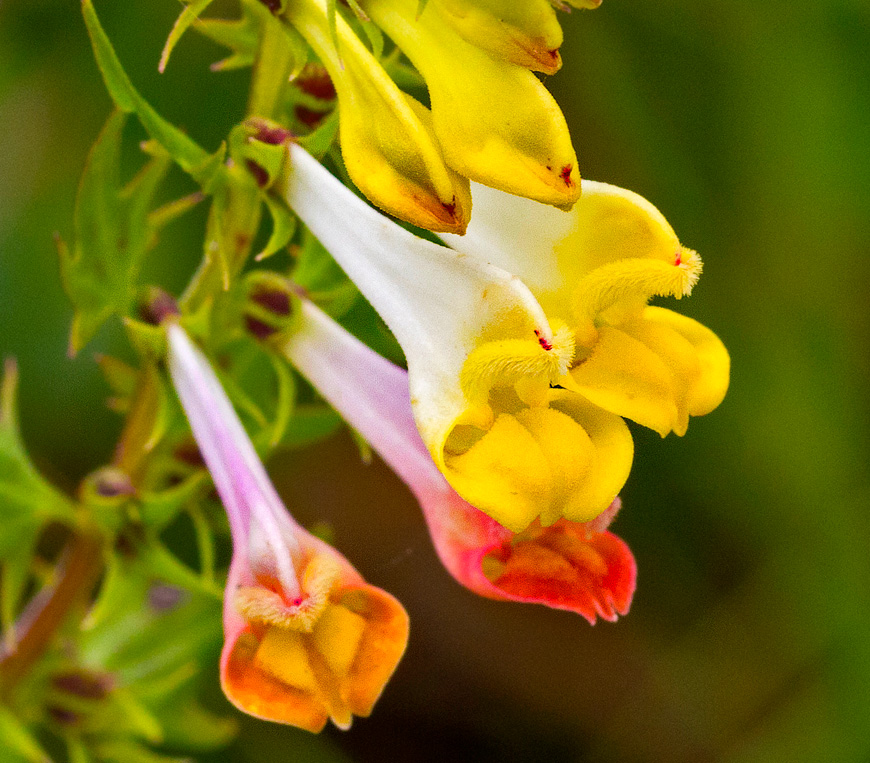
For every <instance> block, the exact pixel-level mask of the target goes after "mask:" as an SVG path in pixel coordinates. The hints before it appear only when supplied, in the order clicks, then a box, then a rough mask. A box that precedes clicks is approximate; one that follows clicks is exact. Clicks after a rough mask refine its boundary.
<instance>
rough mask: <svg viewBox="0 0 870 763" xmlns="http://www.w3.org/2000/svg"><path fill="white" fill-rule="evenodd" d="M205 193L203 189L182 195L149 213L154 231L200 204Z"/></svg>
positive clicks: (150, 224)
mask: <svg viewBox="0 0 870 763" xmlns="http://www.w3.org/2000/svg"><path fill="white" fill-rule="evenodd" d="M204 198H205V195H204V194H203V193H202V192H201V191H196V192H194V193H190V194H188V195H187V196H182V197H181V198H180V199H175V201H170V202H167V203H166V204H164V205H163V206H161V207H157V209H152V210H151V211H150V212H149V213H148V225H149V226H150V228H151V230H152V231H159V230H161V229H162V228H164V227H165V226H166V225H168V224H169V223H171V222H172V221H173V220H176V219H178V218H179V217H181V216H182V215H184V214H185V213H187V212H189V211H190V210H191V209H193V208H194V207H195V206H196V205H197V204H199V203H200V202H201V201H202V200H203V199H204Z"/></svg>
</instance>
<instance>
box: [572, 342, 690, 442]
mask: <svg viewBox="0 0 870 763" xmlns="http://www.w3.org/2000/svg"><path fill="white" fill-rule="evenodd" d="M571 378H572V379H573V381H574V383H575V384H576V390H577V391H578V392H580V393H581V394H582V395H583V396H584V397H586V398H587V399H588V400H589V401H590V402H592V403H594V404H595V405H598V406H600V407H601V408H603V409H604V410H606V411H610V412H611V413H615V414H616V415H618V416H624V417H626V418H629V419H631V420H632V421H636V422H637V423H638V424H642V425H643V426H645V427H649V428H650V429H653V430H655V431H656V432H658V433H659V434H660V435H661V436H662V437H664V436H665V435H666V434H668V432H670V431H671V430H672V429H673V428H674V426H675V424H676V423H677V420H678V409H677V403H676V392H675V390H674V384H673V375H672V374H671V371H670V369H669V368H668V367H667V365H666V364H665V363H664V361H662V359H661V358H660V357H659V356H658V355H656V354H655V353H654V352H653V351H652V350H650V349H649V348H648V347H647V346H646V345H645V344H643V343H642V342H639V341H638V340H637V339H634V338H633V337H630V336H629V335H628V334H626V333H625V332H623V331H620V330H619V329H617V328H613V327H612V326H602V327H601V328H600V329H599V339H598V343H597V344H596V345H595V347H594V349H593V350H592V354H591V355H590V356H589V357H588V358H587V359H586V360H584V361H583V362H582V363H580V364H579V365H578V366H576V367H575V368H573V369H572V370H571Z"/></svg>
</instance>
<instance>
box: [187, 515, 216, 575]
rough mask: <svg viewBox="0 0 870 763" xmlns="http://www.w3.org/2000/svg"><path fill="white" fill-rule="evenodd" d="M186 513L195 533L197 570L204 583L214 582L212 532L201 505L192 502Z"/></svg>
mask: <svg viewBox="0 0 870 763" xmlns="http://www.w3.org/2000/svg"><path fill="white" fill-rule="evenodd" d="M187 513H188V514H189V515H190V520H191V522H192V524H193V531H194V533H195V534H196V549H197V552H198V554H199V570H200V574H201V575H202V579H203V580H204V581H205V582H206V583H214V577H215V576H214V565H215V554H214V533H213V532H212V528H211V525H210V524H209V523H208V520H207V519H206V516H205V513H204V512H203V510H202V507H201V506H200V505H199V504H198V503H192V504H190V505H189V506H188V507H187Z"/></svg>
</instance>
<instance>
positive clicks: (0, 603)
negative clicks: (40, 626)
mask: <svg viewBox="0 0 870 763" xmlns="http://www.w3.org/2000/svg"><path fill="white" fill-rule="evenodd" d="M39 530H40V528H39V526H38V525H36V526H33V525H31V526H28V527H26V528H23V529H22V530H21V531H19V532H17V533H15V542H16V545H17V547H16V549H15V553H14V554H11V555H10V556H9V557H7V558H6V559H4V560H3V562H2V563H0V573H2V576H0V630H2V632H3V636H4V638H5V640H6V646H7V647H12V646H13V645H14V643H15V618H16V617H17V615H18V604H19V603H20V601H21V595H22V594H23V593H24V589H25V587H26V586H27V583H28V581H29V580H30V572H31V566H32V564H33V552H34V549H35V548H36V539H37V537H39ZM4 531H7V530H5V529H4Z"/></svg>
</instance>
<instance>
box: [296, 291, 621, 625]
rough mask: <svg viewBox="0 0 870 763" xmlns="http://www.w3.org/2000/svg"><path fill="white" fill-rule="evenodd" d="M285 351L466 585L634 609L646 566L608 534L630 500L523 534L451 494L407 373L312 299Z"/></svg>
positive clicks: (613, 610)
mask: <svg viewBox="0 0 870 763" xmlns="http://www.w3.org/2000/svg"><path fill="white" fill-rule="evenodd" d="M300 312H301V319H300V321H299V323H298V327H297V330H296V331H294V333H292V334H291V335H290V336H289V338H288V339H286V340H285V342H284V344H283V347H282V351H283V352H284V353H285V354H286V356H287V357H288V358H289V359H290V360H291V361H292V362H293V363H294V364H295V365H296V367H297V368H298V369H299V370H300V371H301V373H302V374H303V375H304V376H305V377H306V378H307V379H308V380H309V381H310V382H311V383H312V384H313V385H314V387H315V388H317V390H318V391H319V392H320V393H321V395H323V397H324V398H326V400H328V401H329V402H330V403H331V404H332V406H333V407H334V408H335V409H336V410H337V411H338V412H339V413H340V414H341V415H342V416H343V417H344V418H345V419H346V420H347V421H348V422H349V423H350V424H351V426H353V427H354V428H355V429H356V430H357V431H359V432H360V433H361V434H362V435H363V436H364V437H365V438H366V439H367V440H368V441H369V442H370V443H371V445H372V447H373V448H374V449H375V450H376V451H377V452H378V453H379V454H380V455H381V457H382V458H383V459H384V460H385V461H386V462H387V464H389V466H390V467H391V468H392V469H393V471H395V472H396V474H397V475H398V476H399V477H400V478H401V479H402V480H403V481H404V482H405V484H407V485H408V487H409V488H410V489H411V491H412V492H413V493H414V495H415V496H416V498H417V500H418V501H419V502H420V505H421V507H422V509H423V513H424V515H425V517H426V522H427V524H428V526H429V531H430V533H431V535H432V540H433V543H434V544H435V549H436V550H437V552H438V556H439V557H440V558H441V561H442V562H443V563H444V566H445V567H446V568H447V570H448V571H449V572H450V574H451V575H453V577H454V578H456V580H457V581H459V582H460V583H461V584H462V585H464V586H465V587H467V588H469V589H470V590H472V591H474V592H475V593H478V594H480V595H482V596H486V597H488V598H491V599H502V600H509V601H523V602H533V603H538V604H545V605H547V606H549V607H554V608H557V609H567V610H570V611H572V612H577V613H578V614H581V615H583V617H585V618H586V619H587V620H588V621H589V622H590V623H592V624H594V623H595V621H596V618H597V617H602V618H603V619H605V620H611V621H613V620H616V618H617V615H618V614H621V615H625V614H626V613H627V612H628V609H629V607H630V606H631V599H632V596H633V594H634V589H635V581H636V577H637V566H636V565H635V561H634V557H633V556H632V553H631V551H630V550H629V548H628V546H627V545H626V544H625V543H624V542H623V541H622V540H621V539H620V538H618V537H617V536H616V535H614V534H613V533H610V532H607V526H608V524H609V523H610V521H611V520H612V519H613V517H614V516H615V515H616V512H617V511H618V510H619V506H620V502H619V498H617V499H616V500H615V501H614V502H613V504H612V505H611V507H610V508H609V509H608V510H607V511H605V512H604V513H603V514H601V515H599V516H598V517H596V518H595V519H594V520H592V521H591V522H585V523H581V522H571V521H569V520H566V519H560V520H559V521H557V522H555V523H554V524H552V525H550V526H549V527H542V526H541V524H540V522H538V521H536V522H534V523H533V524H532V525H530V526H529V527H528V528H527V529H526V530H524V531H522V532H520V533H514V532H512V531H511V530H508V529H507V528H506V527H503V526H502V525H500V524H499V523H498V522H496V521H495V520H494V519H492V518H491V517H489V516H488V515H487V514H484V513H483V512H482V511H480V510H479V509H476V508H475V507H474V506H472V505H471V504H469V503H468V502H466V501H465V500H463V499H462V498H461V497H460V496H459V495H458V493H457V492H456V491H455V490H454V489H453V488H451V487H450V485H449V484H448V483H447V481H446V480H445V479H444V477H443V476H442V474H441V472H440V471H439V470H438V468H437V467H436V466H435V464H434V462H433V461H432V458H431V456H430V455H429V452H428V451H427V449H426V446H425V445H424V444H423V441H422V440H421V439H420V435H419V433H418V431H417V427H416V425H415V423H414V418H413V415H412V411H411V401H410V399H409V391H408V376H407V372H405V371H403V370H402V369H401V368H398V367H397V366H395V365H393V364H392V363H390V362H389V361H388V360H385V359H384V358H382V357H381V356H380V355H378V354H377V353H375V352H374V351H372V350H371V349H369V348H368V347H367V346H366V345H364V344H363V343H362V342H360V341H359V340H357V339H356V338H355V337H353V336H352V335H351V334H349V333H348V332H347V331H345V330H344V329H343V328H342V327H341V326H339V325H338V324H337V323H335V322H334V321H333V320H332V319H331V318H329V317H328V316H327V315H326V314H324V313H323V312H322V311H321V310H320V309H319V308H317V307H316V306H315V305H314V304H312V303H311V302H309V301H307V300H304V299H303V300H301V302H300Z"/></svg>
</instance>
